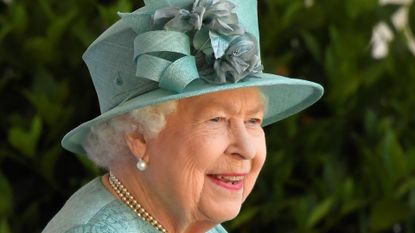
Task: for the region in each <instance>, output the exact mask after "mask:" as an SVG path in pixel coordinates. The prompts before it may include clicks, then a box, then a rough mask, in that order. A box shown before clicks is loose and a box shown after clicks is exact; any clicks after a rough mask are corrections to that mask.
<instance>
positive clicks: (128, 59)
mask: <svg viewBox="0 0 415 233" xmlns="http://www.w3.org/2000/svg"><path fill="white" fill-rule="evenodd" d="M201 1H204V2H208V3H213V4H214V3H219V2H220V3H221V2H230V3H233V4H234V5H235V8H233V9H232V12H233V13H235V14H236V15H237V17H238V20H239V24H240V25H241V26H242V27H243V29H244V30H245V31H246V32H248V33H249V34H251V35H253V38H254V40H256V43H257V47H258V48H259V29H258V15H257V1H256V0H229V1H225V0H224V1H222V0H201ZM201 1H198V0H196V2H201ZM144 2H145V6H144V7H143V8H140V9H138V10H136V11H134V12H132V13H130V14H129V15H128V17H126V15H125V14H120V15H121V17H122V19H120V20H119V21H118V22H116V23H115V24H114V25H112V26H111V27H110V28H108V29H107V30H106V31H105V32H104V33H103V34H101V36H99V37H98V38H97V39H96V40H95V41H94V42H93V43H92V44H91V45H90V47H89V48H88V49H87V51H86V52H85V53H84V55H83V59H84V61H85V63H86V64H87V66H88V69H89V71H90V74H91V78H92V81H93V84H94V87H95V90H96V92H97V95H98V100H99V104H100V110H101V113H104V112H107V111H109V110H110V109H112V108H114V107H116V106H118V105H121V104H123V103H124V102H126V101H128V100H129V99H131V98H133V97H135V96H138V95H141V94H143V93H146V92H149V91H152V90H155V89H158V88H160V87H161V88H163V89H166V91H167V92H171V91H172V90H174V91H176V90H178V92H180V91H181V89H183V88H184V87H185V86H186V84H188V83H190V82H191V81H192V80H193V78H199V76H200V75H199V74H198V70H197V68H196V66H195V64H193V63H195V61H193V60H192V58H194V57H193V54H191V51H190V49H189V51H185V50H187V49H181V48H184V47H186V46H189V47H191V46H192V45H193V42H192V38H188V41H187V42H184V41H186V36H187V34H186V33H183V32H176V33H170V34H169V37H166V38H173V39H170V40H169V41H166V39H164V40H161V39H160V40H159V41H157V40H158V39H159V38H155V37H156V36H157V37H160V35H162V34H163V31H164V30H163V29H161V30H160V28H155V25H154V21H153V20H154V14H155V12H156V11H158V10H160V9H166V8H180V9H186V10H192V6H193V5H194V3H195V1H192V0H157V1H156V0H145V1H144ZM130 16H132V17H130ZM137 17H138V18H139V19H138V20H137ZM165 32H170V31H168V30H167V31H165ZM180 33H182V34H184V35H185V36H181V35H180ZM176 34H177V35H178V36H177V37H171V35H176ZM212 35H214V33H212ZM138 37H139V38H138ZM144 37H147V38H144ZM137 38H138V39H137ZM143 38H144V39H143ZM179 40H180V41H179ZM177 41H179V42H177ZM159 42H160V43H162V46H161V47H163V46H167V47H170V48H167V49H166V51H163V52H156V51H160V50H151V49H154V46H160V43H159ZM175 43H178V44H175ZM182 46H184V47H182ZM147 49H149V51H145V50H147ZM157 49H160V48H157ZM176 50H179V51H176ZM145 52H146V53H145ZM181 53H184V54H185V55H180V54H181ZM187 53H188V54H187ZM155 54H156V55H157V56H158V57H154V56H153V55H155ZM178 54H179V55H178ZM256 54H257V57H258V58H257V59H258V61H257V62H259V49H258V50H257V52H256ZM160 56H161V60H160V59H159V58H160ZM175 56H176V57H175ZM173 60H174V62H171V63H172V64H170V63H169V62H170V61H173ZM138 63H139V64H138ZM215 64H216V63H215ZM254 65H258V64H254ZM183 67H184V68H183ZM156 74H160V76H161V77H155V76H157V75H156ZM143 76H146V77H143ZM153 76H154V77H153ZM156 79H161V80H156ZM182 82H185V83H184V84H183V85H182ZM177 85H179V87H176V86H177Z"/></svg>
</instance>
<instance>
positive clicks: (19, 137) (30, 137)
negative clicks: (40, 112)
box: [8, 116, 42, 158]
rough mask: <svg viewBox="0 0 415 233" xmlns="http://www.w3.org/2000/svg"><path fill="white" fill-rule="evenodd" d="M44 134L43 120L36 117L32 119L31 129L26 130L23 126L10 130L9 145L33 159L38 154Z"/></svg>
mask: <svg viewBox="0 0 415 233" xmlns="http://www.w3.org/2000/svg"><path fill="white" fill-rule="evenodd" d="M41 133H42V119H41V118H40V117H39V116H35V117H34V118H33V119H32V124H31V128H30V129H29V130H26V129H24V128H22V127H21V126H18V125H15V126H12V127H11V128H10V129H9V133H8V140H9V143H10V144H11V145H12V146H13V147H14V148H15V149H16V150H18V151H20V152H21V153H22V154H24V155H26V156H27V157H29V158H33V157H34V156H35V153H36V147H37V144H38V141H39V137H40V134H41Z"/></svg>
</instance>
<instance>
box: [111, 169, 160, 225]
mask: <svg viewBox="0 0 415 233" xmlns="http://www.w3.org/2000/svg"><path fill="white" fill-rule="evenodd" d="M108 181H109V182H110V184H111V187H112V188H113V189H114V191H115V192H116V193H117V195H118V196H119V197H120V199H121V200H122V201H123V202H124V203H125V204H126V205H127V206H129V207H130V208H131V209H132V210H133V211H134V212H135V213H136V214H137V215H138V217H140V218H141V219H143V220H144V221H146V222H148V223H150V224H151V225H152V226H153V227H154V228H156V229H157V230H159V231H161V232H165V233H167V230H166V229H165V228H164V227H163V226H162V225H161V224H160V223H159V222H158V221H157V220H156V219H154V218H153V217H152V216H151V215H150V214H149V213H148V212H147V211H146V210H145V209H144V208H143V207H142V206H141V205H140V203H138V202H137V200H136V199H135V198H134V197H133V196H132V195H131V194H130V192H129V191H128V190H127V188H125V187H124V185H123V184H122V183H121V182H120V181H119V180H118V179H117V177H115V176H114V175H113V174H112V173H111V172H110V175H109V178H108Z"/></svg>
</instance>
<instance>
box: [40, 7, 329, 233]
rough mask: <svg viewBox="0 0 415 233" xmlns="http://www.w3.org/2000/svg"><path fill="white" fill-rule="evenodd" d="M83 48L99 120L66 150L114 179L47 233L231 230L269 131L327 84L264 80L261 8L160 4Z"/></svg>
mask: <svg viewBox="0 0 415 233" xmlns="http://www.w3.org/2000/svg"><path fill="white" fill-rule="evenodd" d="M145 3H146V6H145V7H143V8H140V9H138V10H136V11H135V12H132V13H120V16H121V20H120V21H118V22H117V23H115V24H114V25H113V26H111V27H110V28H109V29H107V30H106V31H105V32H104V33H103V34H102V35H101V36H100V37H99V38H98V39H97V40H96V41H95V42H93V43H92V44H91V46H90V47H89V48H88V50H87V51H86V52H85V54H84V56H83V58H84V60H85V62H86V64H87V66H88V68H89V71H90V73H91V77H92V79H93V83H94V85H95V89H96V91H97V93H98V98H99V103H100V108H101V112H102V114H101V115H100V116H98V117H97V118H95V119H93V120H90V121H88V122H86V123H83V124H82V125H80V126H79V127H77V128H75V129H74V130H72V131H71V132H69V133H68V134H67V135H66V136H65V137H64V139H63V141H62V145H63V146H64V147H65V148H66V149H68V150H69V151H72V152H74V153H77V154H87V155H88V156H89V158H90V159H91V160H92V161H94V162H95V163H96V164H98V165H99V166H102V167H104V168H106V169H107V170H108V171H109V173H108V174H106V175H104V176H102V177H100V178H96V179H94V180H93V181H91V182H90V183H88V184H87V185H85V186H84V187H82V188H81V189H80V190H79V191H77V192H76V193H75V194H74V195H73V196H72V197H71V198H70V199H69V200H68V201H67V203H66V204H65V205H64V207H63V208H62V209H61V210H60V211H59V213H58V214H57V215H56V216H55V217H54V218H53V219H52V220H51V221H50V222H49V224H48V225H47V226H46V228H45V230H44V231H43V232H45V233H52V232H53V233H56V232H117V233H122V232H131V233H132V232H158V231H161V232H226V231H225V230H224V229H223V228H222V227H221V225H220V223H222V222H224V221H227V220H230V219H233V218H235V217H236V216H237V215H238V213H239V211H240V208H241V205H242V203H243V202H244V200H245V199H246V198H247V196H248V195H249V193H250V192H251V190H252V188H253V186H254V184H255V181H256V179H257V177H258V174H259V172H260V170H261V168H262V166H263V164H264V161H265V157H266V145H265V135H264V131H263V129H262V127H263V126H265V125H268V124H271V123H274V122H276V121H278V120H281V119H283V118H285V117H288V116H290V115H292V114H294V113H297V112H299V111H301V110H302V109H304V108H306V107H308V106H310V105H311V104H313V103H314V102H315V101H317V100H318V99H319V98H320V96H321V95H322V93H323V89H322V87H321V86H320V85H318V84H315V83H312V82H308V81H304V80H297V79H289V78H284V77H280V76H277V75H272V74H266V73H263V72H262V65H261V62H260V58H259V47H258V23H257V11H256V1H255V0H233V1H228V0H195V1H191V0H176V1H174V0H158V1H145Z"/></svg>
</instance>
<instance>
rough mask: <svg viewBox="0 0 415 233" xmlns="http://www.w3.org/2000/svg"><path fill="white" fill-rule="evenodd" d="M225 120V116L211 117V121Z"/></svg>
mask: <svg viewBox="0 0 415 233" xmlns="http://www.w3.org/2000/svg"><path fill="white" fill-rule="evenodd" d="M224 120H225V117H214V118H212V119H210V120H209V121H211V122H221V121H224Z"/></svg>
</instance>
